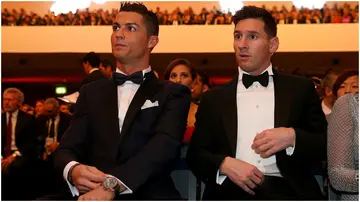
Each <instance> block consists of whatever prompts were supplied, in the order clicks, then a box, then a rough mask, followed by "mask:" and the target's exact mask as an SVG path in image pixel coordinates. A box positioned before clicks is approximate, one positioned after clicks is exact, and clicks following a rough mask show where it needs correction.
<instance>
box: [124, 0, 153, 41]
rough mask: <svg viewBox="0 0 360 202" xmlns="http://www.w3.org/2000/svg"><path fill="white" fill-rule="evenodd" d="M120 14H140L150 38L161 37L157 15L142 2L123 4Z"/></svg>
mask: <svg viewBox="0 0 360 202" xmlns="http://www.w3.org/2000/svg"><path fill="white" fill-rule="evenodd" d="M119 12H134V13H138V14H140V15H141V16H142V17H143V19H144V24H145V26H146V29H147V33H148V36H158V35H159V21H158V18H157V17H156V15H155V13H153V12H152V11H149V10H148V9H147V8H146V6H145V5H144V4H142V3H140V2H122V3H121V4H120V10H119Z"/></svg>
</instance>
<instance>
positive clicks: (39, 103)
mask: <svg viewBox="0 0 360 202" xmlns="http://www.w3.org/2000/svg"><path fill="white" fill-rule="evenodd" d="M42 107H43V103H42V102H37V103H36V105H35V113H36V114H39V113H40V112H41V111H42Z"/></svg>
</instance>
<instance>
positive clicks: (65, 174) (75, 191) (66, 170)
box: [63, 161, 79, 196]
mask: <svg viewBox="0 0 360 202" xmlns="http://www.w3.org/2000/svg"><path fill="white" fill-rule="evenodd" d="M75 164H78V162H76V161H70V162H69V163H68V164H67V165H66V166H65V168H64V172H63V177H64V179H65V181H66V182H67V184H68V186H69V188H70V191H71V194H72V196H79V190H78V189H77V188H76V187H75V186H72V185H71V184H70V182H69V181H68V175H69V170H70V168H71V167H72V166H73V165H75Z"/></svg>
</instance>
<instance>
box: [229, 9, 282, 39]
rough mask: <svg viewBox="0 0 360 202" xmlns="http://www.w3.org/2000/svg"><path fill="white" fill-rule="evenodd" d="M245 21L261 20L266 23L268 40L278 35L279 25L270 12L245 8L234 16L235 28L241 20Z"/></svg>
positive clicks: (265, 28)
mask: <svg viewBox="0 0 360 202" xmlns="http://www.w3.org/2000/svg"><path fill="white" fill-rule="evenodd" d="M245 19H259V20H261V21H263V22H264V30H265V33H266V34H267V36H268V38H272V37H275V36H276V35H277V25H276V21H275V18H274V17H273V16H272V15H271V13H270V12H269V11H267V10H266V9H263V8H259V7H256V6H244V7H243V8H242V9H240V10H238V11H237V12H236V13H235V15H233V16H232V21H233V22H234V24H235V26H236V25H237V23H238V22H239V21H241V20H245Z"/></svg>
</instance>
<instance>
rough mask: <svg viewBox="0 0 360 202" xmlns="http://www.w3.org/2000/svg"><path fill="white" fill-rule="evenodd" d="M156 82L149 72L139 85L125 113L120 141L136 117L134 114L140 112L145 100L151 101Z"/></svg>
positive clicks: (152, 74) (153, 75)
mask: <svg viewBox="0 0 360 202" xmlns="http://www.w3.org/2000/svg"><path fill="white" fill-rule="evenodd" d="M156 80H157V78H156V76H155V74H154V73H153V72H151V73H149V75H148V76H147V77H146V79H145V81H144V83H142V84H141V85H140V87H139V89H138V91H137V92H136V94H135V96H134V98H133V99H132V101H131V103H130V106H129V108H128V110H127V112H126V115H125V119H124V123H123V126H122V129H121V134H120V140H121V139H123V136H124V135H126V134H127V132H128V130H129V128H130V126H131V123H132V122H133V120H134V118H135V117H136V114H137V113H138V112H139V111H140V109H141V106H142V105H143V104H144V103H145V101H146V100H147V99H151V97H152V96H153V95H154V94H155V92H156V85H157V82H156Z"/></svg>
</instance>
